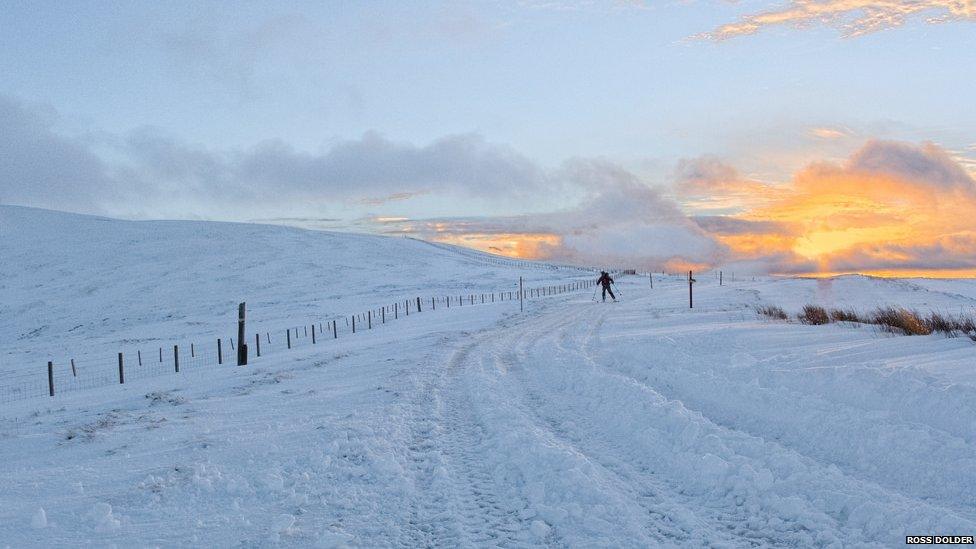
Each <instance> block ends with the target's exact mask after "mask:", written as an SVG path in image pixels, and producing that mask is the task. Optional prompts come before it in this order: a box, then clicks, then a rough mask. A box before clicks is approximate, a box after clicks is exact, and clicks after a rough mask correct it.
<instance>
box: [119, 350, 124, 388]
mask: <svg viewBox="0 0 976 549" xmlns="http://www.w3.org/2000/svg"><path fill="white" fill-rule="evenodd" d="M119 383H120V384H122V383H125V369H124V368H123V366H122V353H119Z"/></svg>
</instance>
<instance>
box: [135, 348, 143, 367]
mask: <svg viewBox="0 0 976 549" xmlns="http://www.w3.org/2000/svg"><path fill="white" fill-rule="evenodd" d="M136 356H138V357H139V366H142V350H138V351H136Z"/></svg>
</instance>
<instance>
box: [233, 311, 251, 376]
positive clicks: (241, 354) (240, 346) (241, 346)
mask: <svg viewBox="0 0 976 549" xmlns="http://www.w3.org/2000/svg"><path fill="white" fill-rule="evenodd" d="M244 307H245V304H244V303H243V302H241V304H240V305H238V306H237V365H238V366H246V365H247V344H246V343H244V342H245V341H247V339H246V337H247V336H246V335H245V334H244ZM233 345H234V342H233V340H231V346H233Z"/></svg>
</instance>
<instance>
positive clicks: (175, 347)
mask: <svg viewBox="0 0 976 549" xmlns="http://www.w3.org/2000/svg"><path fill="white" fill-rule="evenodd" d="M241 347H245V345H243V344H242V345H241ZM119 356H121V355H119ZM173 366H175V367H176V373H180V346H179V345H173Z"/></svg>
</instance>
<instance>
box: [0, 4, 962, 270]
mask: <svg viewBox="0 0 976 549" xmlns="http://www.w3.org/2000/svg"><path fill="white" fill-rule="evenodd" d="M974 71H976V0H901V1H898V0H782V1H778V2H768V1H753V0H740V1H737V2H730V1H727V0H674V1H660V2H655V1H650V0H648V1H644V2H640V1H629V2H622V1H618V2H614V1H607V2H600V1H597V0H590V1H570V0H566V1H560V0H522V1H512V2H486V1H482V2H465V1H456V2H448V3H423V2H378V1H377V2H308V3H300V2H297V3H296V2H273V3H271V2H233V3H231V2H166V1H163V2H155V3H148V2H109V1H100V2H71V3H64V2H30V3H26V2H15V1H0V75H2V77H0V204H14V205H25V206H34V207H42V208H51V209H58V210H65V211H73V212H81V213H94V214H100V215H109V216H114V217H122V218H128V219H160V218H165V219H213V220H229V221H260V222H270V223H284V224H292V225H298V226H303V227H310V228H322V229H337V230H354V231H367V232H379V233H384V234H394V235H401V234H402V235H408V236H414V237H418V238H425V239H431V240H438V241H442V242H450V243H455V244H462V245H467V246H472V247H476V248H479V249H483V250H487V251H494V252H499V253H505V254H508V255H516V256H520V257H529V258H545V259H552V260H559V261H571V262H579V263H586V264H601V265H608V266H617V267H620V266H632V267H639V268H652V269H655V270H661V269H671V270H676V269H685V268H698V269H700V268H713V267H724V268H726V269H731V270H738V271H739V272H742V273H748V272H755V273H784V274H797V273H800V274H834V273H844V272H865V273H871V274H879V275H930V276H976V223H974V221H973V220H972V219H971V217H972V215H971V212H974V211H976V181H974V177H976V108H974V107H973V104H974V102H973V98H974V97H976V78H973V74H974ZM0 237H2V235H0Z"/></svg>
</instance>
